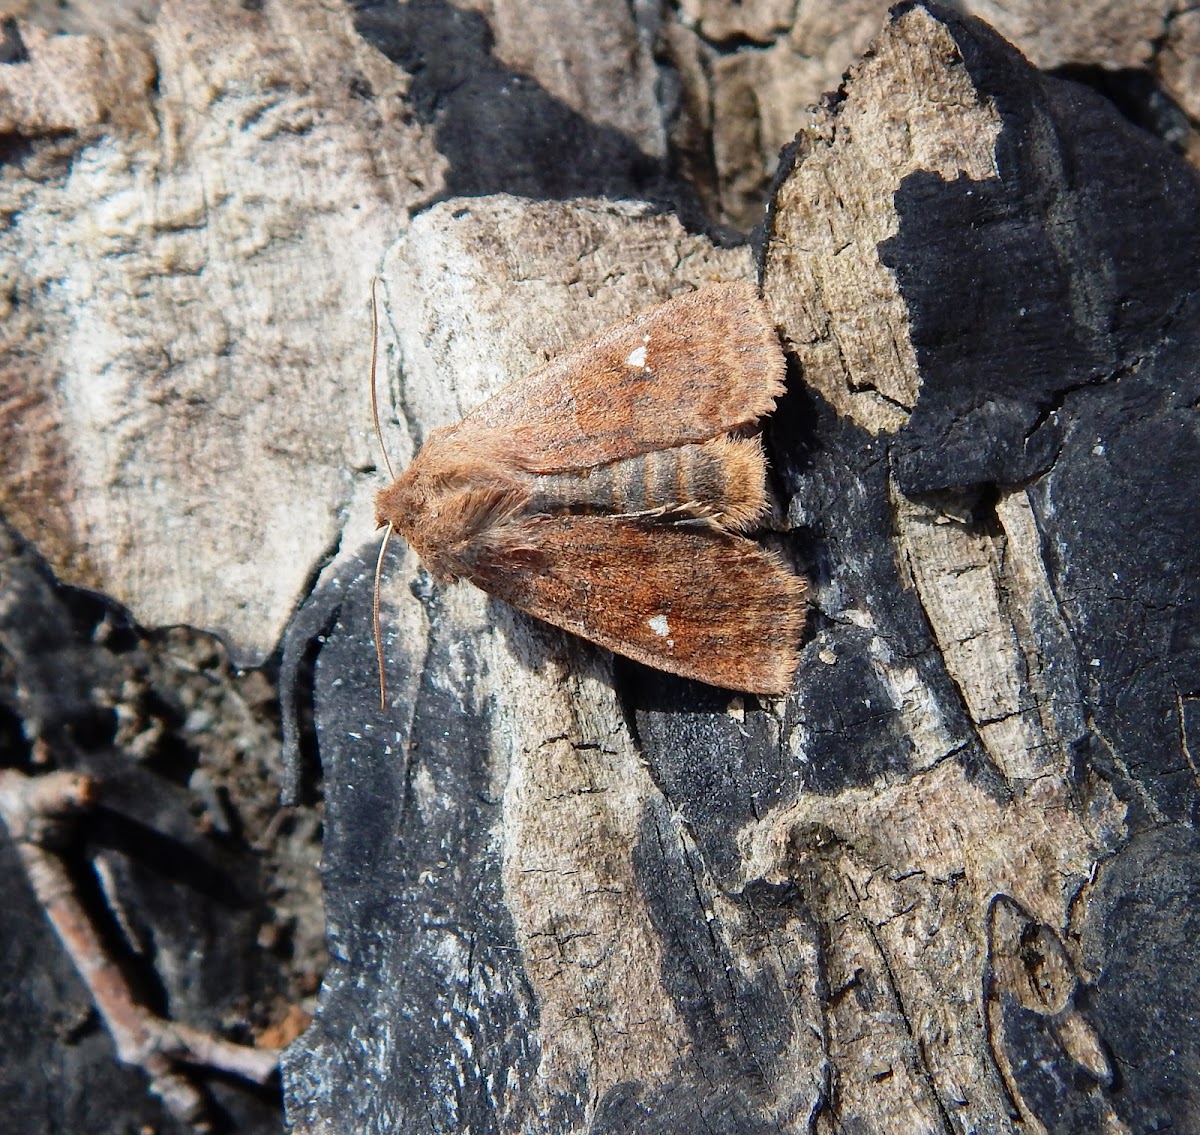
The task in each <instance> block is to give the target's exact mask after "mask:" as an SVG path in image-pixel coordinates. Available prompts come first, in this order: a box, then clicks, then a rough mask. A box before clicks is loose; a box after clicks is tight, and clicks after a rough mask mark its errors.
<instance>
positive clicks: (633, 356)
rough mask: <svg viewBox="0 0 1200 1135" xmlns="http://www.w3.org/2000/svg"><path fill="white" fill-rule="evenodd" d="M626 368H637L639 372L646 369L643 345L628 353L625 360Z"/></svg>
mask: <svg viewBox="0 0 1200 1135" xmlns="http://www.w3.org/2000/svg"><path fill="white" fill-rule="evenodd" d="M625 365H626V366H627V367H637V368H639V369H640V370H645V369H646V347H645V345H644V344H643V345H642V346H641V347H634V349H633V350H632V351H630V352H629V358H627V359H626V360H625Z"/></svg>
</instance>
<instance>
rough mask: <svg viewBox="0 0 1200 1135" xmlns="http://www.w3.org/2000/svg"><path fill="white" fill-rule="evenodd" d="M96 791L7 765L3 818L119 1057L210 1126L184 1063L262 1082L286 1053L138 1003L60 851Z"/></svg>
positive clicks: (173, 1105) (196, 1121)
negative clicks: (242, 1041)
mask: <svg viewBox="0 0 1200 1135" xmlns="http://www.w3.org/2000/svg"><path fill="white" fill-rule="evenodd" d="M95 795H96V792H95V784H94V782H93V781H91V780H89V779H88V778H87V777H83V776H78V775H76V774H74V773H69V772H53V773H48V774H47V775H45V776H40V777H32V778H31V777H28V776H26V775H25V774H24V773H21V772H18V771H17V770H16V769H4V770H0V821H3V823H4V825H5V826H6V827H7V828H8V831H9V834H10V835H11V836H12V838H13V840H14V841H15V842H16V845H17V852H18V854H19V856H20V859H21V863H22V865H23V866H24V868H25V873H26V874H27V875H28V876H29V881H30V884H31V885H32V887H33V891H34V894H35V895H36V896H37V900H38V902H39V903H40V905H41V907H42V909H43V910H44V911H45V913H46V917H47V918H48V919H49V920H50V924H51V925H52V926H53V927H54V930H55V932H56V933H57V934H58V937H59V940H60V941H61V942H62V944H63V946H64V947H65V948H66V950H67V953H68V954H70V955H71V960H72V961H73V962H74V963H75V968H76V969H77V970H78V971H79V975H80V977H82V978H83V980H84V983H85V984H86V985H87V987H88V989H89V991H90V992H91V995H92V1000H93V1001H94V1003H95V1005H96V1010H97V1012H99V1014H100V1016H101V1018H102V1019H103V1021H104V1024H105V1027H106V1028H107V1029H108V1031H109V1034H110V1035H111V1036H112V1038H113V1042H114V1044H115V1045H116V1048H117V1055H118V1056H119V1057H120V1059H121V1060H122V1061H123V1062H124V1063H126V1064H133V1065H136V1066H138V1067H140V1068H141V1069H143V1070H144V1071H145V1073H146V1075H147V1076H148V1077H149V1078H150V1089H151V1091H153V1092H154V1093H155V1094H156V1095H157V1096H159V1098H161V1099H162V1101H163V1103H164V1105H165V1106H166V1107H167V1109H168V1110H169V1111H170V1112H171V1113H172V1114H173V1115H174V1116H176V1117H177V1118H179V1119H181V1120H183V1121H184V1122H187V1123H191V1124H192V1125H193V1126H195V1127H198V1128H204V1127H206V1126H207V1125H206V1123H205V1121H204V1114H205V1101H204V1096H203V1094H202V1093H201V1092H200V1090H199V1089H198V1088H197V1087H196V1086H195V1085H194V1084H193V1083H192V1082H191V1081H190V1080H189V1079H188V1078H187V1077H186V1076H184V1075H183V1074H182V1073H181V1072H180V1071H179V1070H178V1069H177V1068H176V1064H177V1063H186V1064H195V1065H202V1066H206V1067H209V1068H215V1069H218V1070H219V1071H222V1072H227V1073H230V1074H232V1075H235V1076H239V1077H241V1078H242V1079H245V1080H251V1081H253V1082H254V1083H256V1084H262V1083H265V1082H266V1081H267V1080H269V1079H270V1078H271V1075H272V1074H273V1073H274V1071H275V1068H276V1066H277V1065H278V1062H279V1052H278V1051H277V1050H276V1049H272V1048H253V1047H250V1046H247V1045H242V1044H233V1043H232V1042H230V1041H226V1040H223V1039H221V1038H220V1037H217V1036H213V1035H212V1034H210V1033H206V1032H204V1031H202V1030H200V1029H194V1028H191V1027H190V1026H188V1025H182V1024H177V1023H175V1022H172V1021H167V1020H164V1019H163V1018H161V1017H159V1016H157V1015H156V1014H154V1013H152V1012H150V1011H149V1010H148V1009H146V1008H144V1007H143V1006H141V1005H139V1004H137V1002H135V1001H134V999H133V995H132V993H131V992H130V989H129V984H128V982H127V981H126V980H125V976H124V974H123V973H122V972H121V970H120V968H119V967H118V966H117V965H116V963H115V962H114V961H113V960H112V959H111V958H110V957H109V956H108V954H107V953H106V951H105V949H104V945H103V943H102V942H101V940H100V936H99V935H98V934H97V933H96V930H95V928H94V927H93V926H92V923H91V920H90V919H89V918H88V916H87V912H86V911H85V910H84V908H83V906H82V904H81V903H80V902H79V900H78V898H77V897H76V895H75V888H74V886H73V885H72V882H71V878H70V875H69V874H68V872H67V869H66V866H65V865H64V863H63V861H62V859H60V858H59V856H58V855H57V854H56V853H55V851H54V850H53V848H54V846H55V845H56V844H57V843H58V842H59V841H60V840H61V837H62V833H63V828H64V825H65V824H67V823H68V822H69V820H70V818H71V816H72V815H73V814H75V813H78V812H79V811H81V810H83V809H86V808H88V807H90V806H91V805H92V804H93V803H94V802H95Z"/></svg>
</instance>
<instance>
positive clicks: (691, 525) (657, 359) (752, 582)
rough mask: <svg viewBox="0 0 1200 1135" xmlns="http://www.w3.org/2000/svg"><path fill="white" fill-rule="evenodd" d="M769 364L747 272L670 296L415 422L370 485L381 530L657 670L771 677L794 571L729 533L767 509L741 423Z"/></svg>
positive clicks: (774, 387)
mask: <svg viewBox="0 0 1200 1135" xmlns="http://www.w3.org/2000/svg"><path fill="white" fill-rule="evenodd" d="M783 376H784V359H783V353H782V351H781V350H780V346H779V340H778V339H777V337H776V335H775V331H774V328H773V327H772V325H771V322H770V320H769V318H768V316H767V312H766V308H765V307H764V305H763V303H762V301H761V300H760V299H759V298H758V294H757V292H756V289H755V288H754V286H753V285H752V284H750V283H746V282H739V283H726V284H713V285H709V286H707V287H704V288H701V289H699V290H698V291H694V292H691V293H689V294H687V295H683V296H680V297H678V298H677V299H673V300H670V301H668V302H667V303H664V304H661V305H660V306H658V307H655V308H652V309H651V310H649V311H646V312H643V313H642V314H640V315H636V316H634V317H633V318H631V319H627V320H625V321H624V322H622V323H618V324H616V325H614V326H613V327H610V328H609V329H608V330H607V331H604V332H602V333H601V334H599V335H597V336H596V337H595V338H594V339H591V340H589V341H588V342H586V343H583V344H582V345H581V346H579V347H577V348H575V349H574V350H573V351H569V352H568V353H566V354H564V355H560V356H559V357H558V358H555V359H553V360H551V361H550V362H548V363H547V364H546V365H545V366H543V367H541V368H540V369H538V370H536V371H534V372H533V373H532V374H531V375H529V376H528V377H527V378H524V379H522V380H521V381H519V382H515V383H513V384H512V385H511V386H509V387H507V388H506V389H504V390H502V391H501V392H500V393H499V394H497V395H496V396H495V397H493V398H491V399H489V400H488V401H487V402H485V403H483V405H481V406H480V407H479V408H478V409H476V410H475V411H473V412H472V413H470V414H468V415H467V416H466V417H465V418H463V420H462V421H461V422H459V423H458V424H457V425H454V426H448V427H445V428H443V429H439V430H434V431H433V432H432V433H431V434H430V435H429V437H428V439H427V440H426V442H425V444H424V446H423V447H422V448H421V451H420V452H419V453H418V454H417V456H416V457H415V458H414V459H413V462H412V464H411V465H409V467H408V469H407V470H406V471H405V472H404V473H403V474H402V475H401V476H400V477H398V478H397V479H396V480H395V481H393V483H392V484H391V485H389V486H388V487H387V488H385V489H382V490H380V492H379V494H378V495H377V496H376V499H375V517H376V520H377V522H378V523H379V525H380V526H381V527H382V526H386V527H387V529H388V532H387V534H386V535H385V537H384V546H385V547H386V541H387V537H388V536H389V535H390V534H391V532H392V531H393V530H394V531H397V532H399V533H401V535H403V536H404V538H405V539H406V540H407V541H408V542H409V544H410V545H411V546H412V548H413V550H414V551H415V552H416V553H417V555H418V556H419V557H420V559H421V561H422V563H424V565H425V567H426V568H427V569H428V570H429V571H430V572H431V573H432V574H433V575H434V576H435V577H436V578H438V579H440V580H454V579H460V578H462V579H468V580H470V581H471V582H472V583H474V584H475V585H476V586H478V587H481V588H482V589H483V590H484V591H487V592H489V593H490V594H492V595H495V596H496V597H497V598H500V599H503V600H505V601H506V602H508V603H511V604H512V605H513V606H514V607H519V608H520V609H521V610H523V611H528V612H529V613H530V614H532V615H536V616H537V617H538V618H539V619H544V620H545V621H546V622H548V623H553V624H554V625H555V626H557V627H562V628H563V629H564V630H568V631H571V632H573V633H574V634H577V635H580V636H581V637H582V638H586V639H590V640H591V641H592V642H596V643H599V644H600V645H601V646H606V647H608V648H609V649H610V650H613V651H616V652H617V653H618V654H624V655H626V656H627V657H629V658H634V659H636V660H637V661H639V662H644V663H646V664H647V665H650V666H656V667H658V668H659V669H660V670H667V671H670V672H671V673H673V674H681V675H683V676H684V677H688V678H696V679H699V680H700V681H702V682H707V683H709V684H710V685H714V686H722V687H725V688H728V689H735V690H747V691H750V692H753V693H762V694H780V693H783V692H784V691H786V690H787V689H788V686H789V684H790V682H791V677H792V674H793V673H794V671H795V669H796V664H797V661H798V650H799V647H798V639H799V637H800V631H801V629H802V627H803V624H804V596H805V590H806V584H805V581H804V580H803V579H801V578H800V577H798V576H796V575H794V574H793V573H792V572H791V571H789V570H788V569H787V568H786V567H785V566H784V564H783V563H782V562H781V561H780V559H779V558H778V557H777V556H775V555H774V554H773V553H771V552H769V551H766V550H765V549H764V548H762V547H760V546H759V545H758V544H756V543H754V542H753V541H752V540H749V539H747V538H746V536H745V535H744V533H746V532H748V531H750V530H752V529H753V528H755V527H756V526H757V525H758V524H759V523H760V522H761V521H762V519H763V518H764V516H765V515H766V514H767V512H768V510H769V508H768V499H767V488H766V462H765V459H764V456H763V450H762V444H761V441H760V440H759V438H758V437H757V436H744V435H745V432H746V430H747V427H750V426H752V425H753V424H754V423H755V422H756V421H757V420H758V419H759V418H761V417H762V416H763V415H764V414H766V413H768V412H769V411H770V410H771V409H772V408H773V407H774V405H775V399H776V398H777V397H778V396H779V395H780V394H781V393H782V392H783ZM382 562H383V548H381V549H380V564H382ZM377 595H378V580H377ZM376 618H377V619H378V598H377V599H376ZM376 634H377V642H376V645H377V648H378V649H379V652H380V670H381V690H380V693H381V697H382V694H383V688H382V667H383V660H382V646H381V643H380V642H379V640H378V624H377V626H376Z"/></svg>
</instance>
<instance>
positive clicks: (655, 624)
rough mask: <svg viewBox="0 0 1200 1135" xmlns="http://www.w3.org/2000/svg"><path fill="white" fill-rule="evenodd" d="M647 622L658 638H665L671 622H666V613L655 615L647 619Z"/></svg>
mask: <svg viewBox="0 0 1200 1135" xmlns="http://www.w3.org/2000/svg"><path fill="white" fill-rule="evenodd" d="M647 623H648V624H649V627H650V629H651V630H652V631H653V632H654V633H655V634H656V635H658V637H659V638H666V637H667V635H669V634H670V633H671V624H670V623H668V622H667V616H666V615H655V616H654V618H653V619H648V620H647Z"/></svg>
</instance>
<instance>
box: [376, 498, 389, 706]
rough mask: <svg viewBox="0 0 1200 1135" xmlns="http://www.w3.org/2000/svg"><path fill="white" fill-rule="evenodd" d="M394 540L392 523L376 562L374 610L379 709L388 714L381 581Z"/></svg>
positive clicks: (384, 535) (386, 532)
mask: <svg viewBox="0 0 1200 1135" xmlns="http://www.w3.org/2000/svg"><path fill="white" fill-rule="evenodd" d="M391 538H392V522H391V521H390V520H389V521H388V526H387V528H386V529H385V530H384V533H383V542H382V543H381V544H380V545H379V559H378V560H376V561H375V601H374V605H373V607H372V610H373V612H374V615H375V661H376V662H377V663H378V665H379V708H380V710H381V711H383V712H384V713H386V712H387V675H386V673H385V671H384V665H383V635H382V634H380V632H379V581H380V580H381V579H382V578H383V557H384V556H385V555H386V554H387V546H388V541H389V540H390V539H391Z"/></svg>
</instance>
